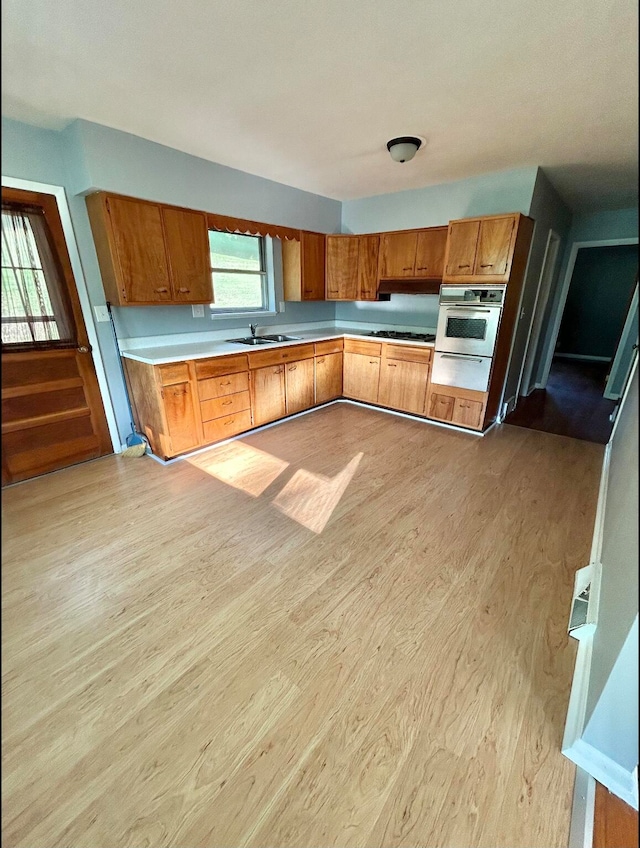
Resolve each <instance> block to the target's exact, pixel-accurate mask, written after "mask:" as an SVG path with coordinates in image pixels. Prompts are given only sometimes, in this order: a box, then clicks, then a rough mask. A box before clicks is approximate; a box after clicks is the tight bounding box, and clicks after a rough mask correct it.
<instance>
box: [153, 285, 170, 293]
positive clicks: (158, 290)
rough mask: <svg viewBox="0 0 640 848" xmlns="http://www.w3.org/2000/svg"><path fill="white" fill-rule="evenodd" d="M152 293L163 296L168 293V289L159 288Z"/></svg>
mask: <svg viewBox="0 0 640 848" xmlns="http://www.w3.org/2000/svg"><path fill="white" fill-rule="evenodd" d="M154 291H156V292H157V293H158V294H164V293H165V292H168V291H169V289H168V288H167V287H166V286H163V288H161V289H154Z"/></svg>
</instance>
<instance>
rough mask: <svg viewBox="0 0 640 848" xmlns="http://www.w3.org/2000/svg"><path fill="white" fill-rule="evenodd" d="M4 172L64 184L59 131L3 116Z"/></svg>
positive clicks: (21, 177) (18, 177)
mask: <svg viewBox="0 0 640 848" xmlns="http://www.w3.org/2000/svg"><path fill="white" fill-rule="evenodd" d="M2 173H3V174H4V175H6V176H9V177H15V178H16V179H21V180H33V181H34V182H39V183H47V184H49V185H56V186H60V185H64V184H65V169H64V161H63V156H62V144H61V137H60V133H57V132H53V131H51V130H43V129H40V128H39V127H31V126H28V125H27V124H21V123H19V122H18V121H11V120H9V119H8V118H2Z"/></svg>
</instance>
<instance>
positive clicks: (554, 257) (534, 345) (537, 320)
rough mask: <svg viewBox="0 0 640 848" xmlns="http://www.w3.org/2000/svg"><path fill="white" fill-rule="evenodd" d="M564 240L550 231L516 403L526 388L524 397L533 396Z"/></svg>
mask: <svg viewBox="0 0 640 848" xmlns="http://www.w3.org/2000/svg"><path fill="white" fill-rule="evenodd" d="M561 243H562V238H561V237H560V236H559V235H558V233H557V232H556V231H555V230H554V229H550V230H549V234H548V235H547V244H546V246H545V249H544V258H543V260H542V268H541V269H540V278H539V280H538V288H537V290H536V299H535V300H534V302H533V309H532V310H531V322H530V323H529V334H528V336H527V344H526V345H525V349H524V356H523V357H522V368H521V369H520V379H519V380H518V387H517V389H516V403H517V402H518V398H519V397H520V389H521V388H522V387H523V386H524V392H523V394H524V395H528V394H531V390H532V388H533V386H531V375H532V372H533V366H534V363H535V358H536V353H537V351H538V345H539V343H540V332H541V330H542V320H543V318H544V313H545V309H546V308H547V303H548V302H549V295H550V294H551V284H552V282H553V276H554V274H555V271H556V265H557V263H558V257H559V255H560V245H561Z"/></svg>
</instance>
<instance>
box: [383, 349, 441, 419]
mask: <svg viewBox="0 0 640 848" xmlns="http://www.w3.org/2000/svg"><path fill="white" fill-rule="evenodd" d="M430 361H431V350H430V349H429V348H412V347H409V346H407V345H391V344H385V345H383V346H382V359H381V364H380V388H379V391H378V403H380V404H382V405H383V406H389V407H391V408H392V409H399V410H402V411H403V412H412V413H415V414H417V415H424V405H425V399H426V396H427V385H428V382H429V363H430Z"/></svg>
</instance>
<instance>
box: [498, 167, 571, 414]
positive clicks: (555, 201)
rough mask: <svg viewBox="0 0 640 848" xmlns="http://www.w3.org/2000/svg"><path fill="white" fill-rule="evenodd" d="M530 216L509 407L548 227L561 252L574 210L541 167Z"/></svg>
mask: <svg viewBox="0 0 640 848" xmlns="http://www.w3.org/2000/svg"><path fill="white" fill-rule="evenodd" d="M529 215H530V216H531V217H532V218H533V220H534V221H535V225H534V229H533V238H532V240H531V252H530V254H529V262H528V265H527V270H526V273H525V279H524V285H523V287H522V296H521V300H520V316H519V318H518V324H517V327H516V330H515V335H514V340H513V348H512V350H511V360H510V362H509V368H508V371H507V379H506V381H505V388H504V395H503V401H507V402H508V403H509V409H511V408H512V407H513V403H514V402H515V401H516V392H517V391H518V385H519V382H520V375H521V372H522V366H523V364H524V358H525V356H526V353H527V344H528V340H529V332H530V329H531V322H532V321H533V314H534V313H533V310H534V306H535V301H536V296H537V292H538V286H539V283H540V275H541V273H542V266H543V263H544V257H545V252H546V247H547V240H548V238H549V230H554V232H556V233H557V234H558V235H559V236H560V255H561V253H562V247H563V246H564V245H565V244H566V240H567V236H568V233H569V227H570V225H571V210H570V209H569V208H568V206H567V205H566V204H565V202H564V201H563V200H562V198H561V197H560V195H559V194H558V192H557V191H556V190H555V188H554V187H553V186H552V185H551V183H550V182H549V180H548V178H547V176H546V174H545V173H544V171H543V170H542V168H539V169H538V173H537V176H536V182H535V186H534V189H533V197H532V199H531V206H530V209H529ZM557 265H558V266H559V265H560V263H559V262H558V263H557ZM559 273H560V269H559V267H556V270H555V274H554V280H553V281H552V285H554V284H555V281H556V280H557V279H558V274H559Z"/></svg>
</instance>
